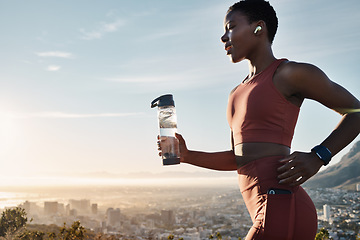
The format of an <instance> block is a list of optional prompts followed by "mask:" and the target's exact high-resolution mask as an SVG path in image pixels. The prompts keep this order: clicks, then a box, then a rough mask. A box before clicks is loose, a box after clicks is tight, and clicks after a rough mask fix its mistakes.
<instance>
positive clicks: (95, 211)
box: [91, 203, 98, 215]
mask: <svg viewBox="0 0 360 240" xmlns="http://www.w3.org/2000/svg"><path fill="white" fill-rule="evenodd" d="M91 213H92V214H94V215H96V214H97V213H98V205H97V203H93V204H91Z"/></svg>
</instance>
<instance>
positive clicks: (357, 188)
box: [356, 183, 360, 192]
mask: <svg viewBox="0 0 360 240" xmlns="http://www.w3.org/2000/svg"><path fill="white" fill-rule="evenodd" d="M356 191H358V192H360V183H358V184H356Z"/></svg>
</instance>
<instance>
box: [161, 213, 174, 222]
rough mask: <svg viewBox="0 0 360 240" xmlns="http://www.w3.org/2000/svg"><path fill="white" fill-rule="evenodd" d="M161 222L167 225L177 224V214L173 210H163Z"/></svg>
mask: <svg viewBox="0 0 360 240" xmlns="http://www.w3.org/2000/svg"><path fill="white" fill-rule="evenodd" d="M161 221H162V222H163V223H164V224H166V225H173V224H174V223H175V214H174V211H172V210H161Z"/></svg>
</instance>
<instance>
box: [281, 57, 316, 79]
mask: <svg viewBox="0 0 360 240" xmlns="http://www.w3.org/2000/svg"><path fill="white" fill-rule="evenodd" d="M319 72H322V71H321V70H320V69H319V68H318V67H316V66H315V65H313V64H311V63H305V62H296V61H291V60H285V61H283V62H282V63H281V64H280V65H279V67H278V69H277V70H276V74H277V75H279V76H281V77H285V78H286V79H289V80H291V79H297V78H299V77H304V76H305V75H307V74H315V73H319Z"/></svg>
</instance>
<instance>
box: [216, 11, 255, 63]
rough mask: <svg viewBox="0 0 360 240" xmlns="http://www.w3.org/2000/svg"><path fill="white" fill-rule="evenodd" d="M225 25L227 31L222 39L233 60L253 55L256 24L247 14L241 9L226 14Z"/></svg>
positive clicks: (236, 60)
mask: <svg viewBox="0 0 360 240" xmlns="http://www.w3.org/2000/svg"><path fill="white" fill-rule="evenodd" d="M224 27H225V33H224V35H223V36H222V37H221V41H222V42H223V43H225V50H226V53H227V55H229V56H230V57H231V60H232V62H234V63H236V62H240V61H242V60H244V59H248V58H249V57H251V56H250V55H251V53H252V50H253V49H254V47H255V43H254V42H255V40H256V38H255V34H254V29H255V28H256V24H255V23H252V24H250V23H249V21H248V18H247V17H246V15H244V14H242V13H241V12H240V11H232V12H230V13H228V14H227V15H226V17H225V20H224Z"/></svg>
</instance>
